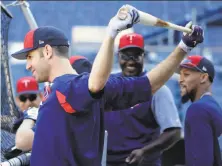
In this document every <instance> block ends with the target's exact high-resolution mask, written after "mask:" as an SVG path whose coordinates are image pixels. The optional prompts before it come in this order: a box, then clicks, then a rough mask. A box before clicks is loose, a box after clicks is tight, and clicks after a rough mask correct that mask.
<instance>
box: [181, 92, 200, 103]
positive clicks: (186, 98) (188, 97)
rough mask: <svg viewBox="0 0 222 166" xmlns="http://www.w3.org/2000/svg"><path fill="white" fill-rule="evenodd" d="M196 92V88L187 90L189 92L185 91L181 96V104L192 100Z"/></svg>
mask: <svg viewBox="0 0 222 166" xmlns="http://www.w3.org/2000/svg"><path fill="white" fill-rule="evenodd" d="M196 92H197V90H196V89H193V90H191V92H189V93H188V92H187V93H186V94H185V95H183V96H182V97H181V102H182V103H183V104H184V103H186V102H188V101H189V100H191V102H193V101H194V99H195V96H196Z"/></svg>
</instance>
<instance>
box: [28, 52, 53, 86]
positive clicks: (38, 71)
mask: <svg viewBox="0 0 222 166" xmlns="http://www.w3.org/2000/svg"><path fill="white" fill-rule="evenodd" d="M43 49H44V48H39V49H36V50H34V51H31V52H30V53H29V54H28V56H27V64H26V69H27V70H30V71H31V72H32V75H33V77H34V78H35V79H36V80H37V81H38V82H47V81H48V79H49V72H50V65H49V63H48V59H47V58H45V56H44V54H43Z"/></svg>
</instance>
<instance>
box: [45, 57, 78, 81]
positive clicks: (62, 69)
mask: <svg viewBox="0 0 222 166" xmlns="http://www.w3.org/2000/svg"><path fill="white" fill-rule="evenodd" d="M67 62H68V63H67ZM67 62H61V63H60V64H58V65H54V67H52V68H51V72H50V76H49V82H53V81H54V79H55V78H56V77H60V76H62V75H65V74H77V72H76V71H75V70H74V69H73V68H72V66H71V64H70V63H69V61H67Z"/></svg>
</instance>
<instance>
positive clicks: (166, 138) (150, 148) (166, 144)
mask: <svg viewBox="0 0 222 166" xmlns="http://www.w3.org/2000/svg"><path fill="white" fill-rule="evenodd" d="M180 132H181V129H179V128H174V129H170V130H169V131H166V132H163V133H162V134H161V135H160V136H159V137H158V138H157V139H156V140H154V141H153V142H151V143H150V144H148V145H146V146H145V147H143V151H144V153H147V154H149V153H152V152H160V151H164V150H167V149H168V148H170V147H171V146H172V145H174V144H175V143H176V142H177V141H179V139H180Z"/></svg>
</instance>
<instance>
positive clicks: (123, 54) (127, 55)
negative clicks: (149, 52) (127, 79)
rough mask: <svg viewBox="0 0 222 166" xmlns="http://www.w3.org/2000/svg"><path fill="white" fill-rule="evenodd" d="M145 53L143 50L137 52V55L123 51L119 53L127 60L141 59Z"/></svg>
mask: <svg viewBox="0 0 222 166" xmlns="http://www.w3.org/2000/svg"><path fill="white" fill-rule="evenodd" d="M143 54H144V53H143V52H142V53H139V54H135V55H129V54H125V53H121V52H120V53H119V55H120V58H122V59H123V60H125V61H129V60H133V61H139V60H140V58H141V57H142V55H143Z"/></svg>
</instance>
